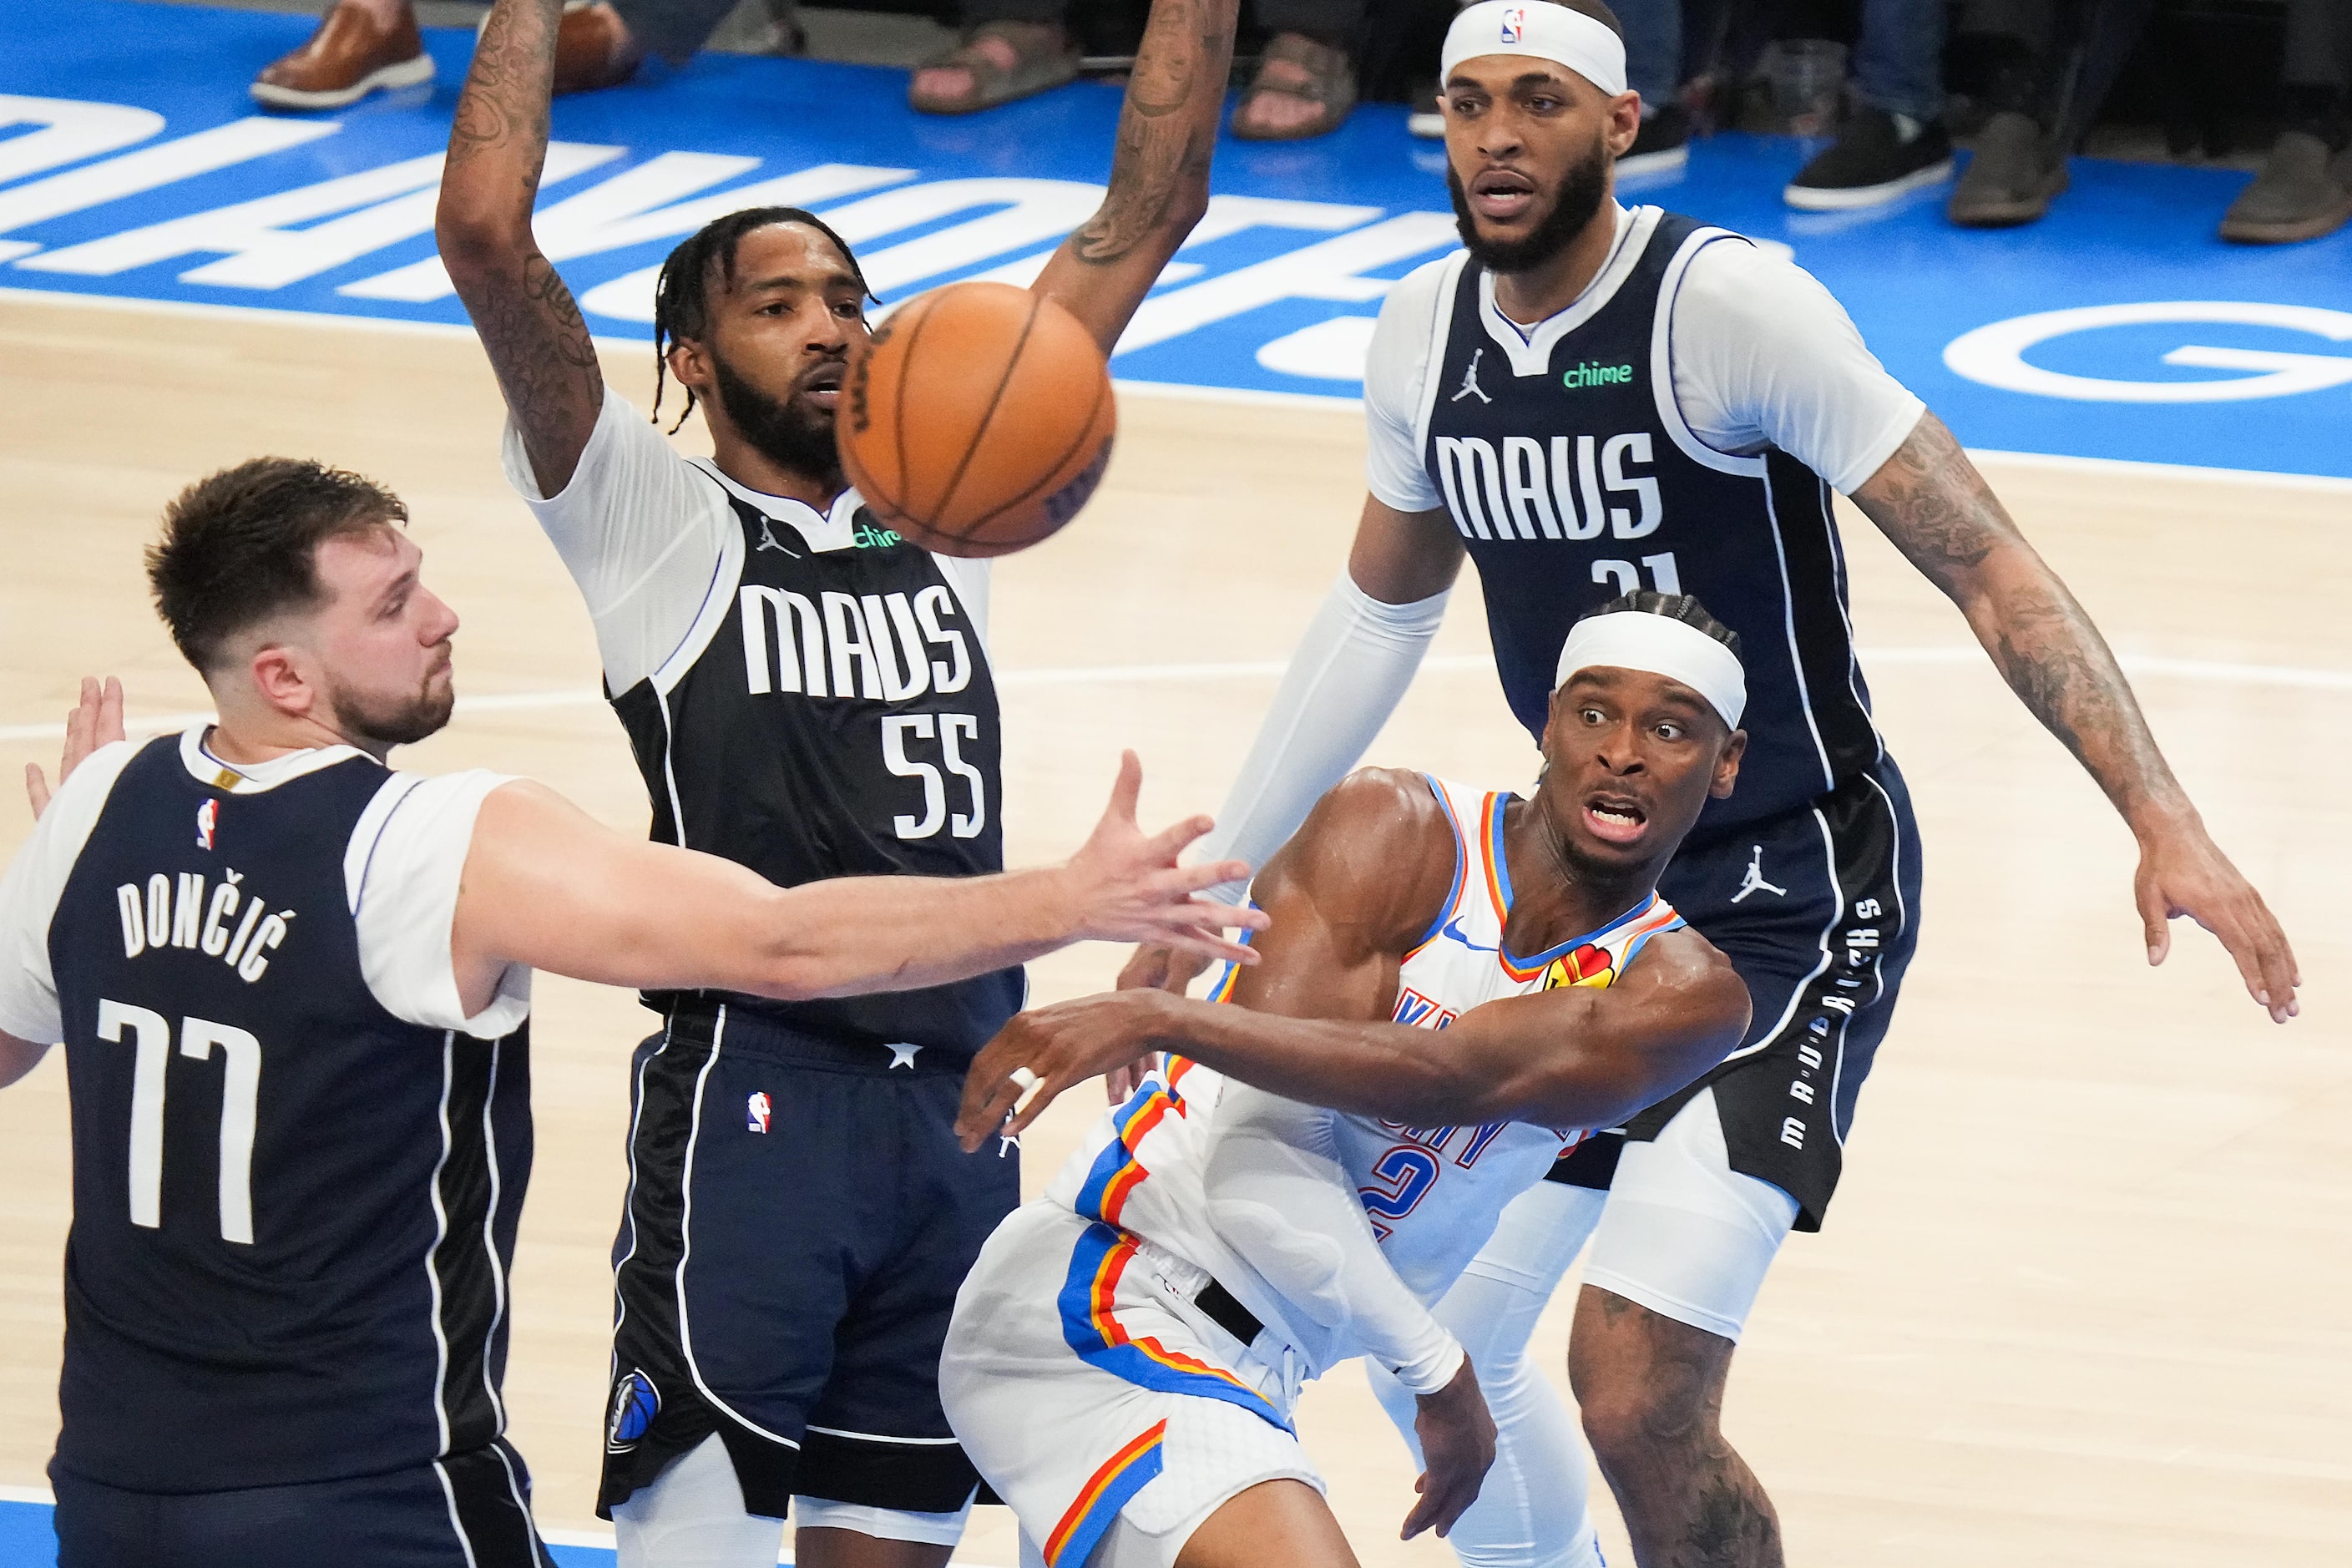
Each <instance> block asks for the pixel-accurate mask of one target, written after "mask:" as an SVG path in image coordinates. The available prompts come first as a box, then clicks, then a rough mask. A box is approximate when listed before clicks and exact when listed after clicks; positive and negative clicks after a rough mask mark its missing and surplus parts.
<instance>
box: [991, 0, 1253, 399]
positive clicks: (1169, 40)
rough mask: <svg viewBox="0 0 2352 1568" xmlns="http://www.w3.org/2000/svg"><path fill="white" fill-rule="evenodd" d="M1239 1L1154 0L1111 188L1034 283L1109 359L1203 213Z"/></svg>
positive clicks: (1124, 112)
mask: <svg viewBox="0 0 2352 1568" xmlns="http://www.w3.org/2000/svg"><path fill="white" fill-rule="evenodd" d="M1240 9H1241V4H1240V0H1153V3H1152V6H1151V16H1150V20H1149V21H1148V22H1146V23H1145V25H1144V29H1143V43H1142V45H1141V47H1139V49H1138V50H1137V51H1136V56H1135V69H1134V70H1133V72H1132V73H1130V74H1129V77H1128V80H1127V101H1126V102H1125V104H1123V105H1122V106H1121V107H1120V109H1119V113H1118V146H1117V148H1116V149H1115V150H1114V151H1113V153H1111V163H1110V189H1109V191H1108V192H1107V193H1106V194H1105V195H1104V196H1103V205H1102V206H1101V207H1100V208H1099V209H1097V212H1096V213H1095V216H1092V217H1090V218H1088V219H1087V221H1086V223H1085V225H1084V226H1082V227H1080V228H1079V230H1078V231H1077V232H1076V234H1074V235H1072V236H1070V237H1069V238H1068V239H1066V240H1065V241H1063V242H1062V248H1061V249H1059V250H1057V251H1055V253H1054V257H1053V259H1052V260H1050V261H1048V262H1046V264H1045V271H1044V272H1042V273H1040V274H1039V275H1038V278H1037V281H1036V283H1035V285H1034V287H1035V288H1036V289H1037V290H1038V292H1040V293H1043V294H1045V295H1048V296H1050V297H1051V298H1053V299H1054V300H1055V301H1057V302H1058V303H1060V304H1061V305H1063V306H1065V307H1066V308H1067V309H1068V310H1069V312H1070V313H1071V314H1072V315H1074V316H1076V317H1077V319H1078V320H1079V321H1083V322H1085V323H1086V325H1087V330H1088V331H1091V332H1093V333H1094V335H1095V341H1096V342H1098V343H1100V344H1101V345H1102V349H1103V353H1109V352H1110V351H1111V348H1112V346H1113V345H1114V344H1116V343H1117V342H1118V335H1119V334H1120V333H1121V332H1123V331H1126V330H1127V323H1128V321H1129V320H1130V319H1131V318H1132V317H1133V316H1134V314H1135V310H1136V307H1137V306H1139V305H1140V304H1142V303H1143V297H1144V296H1145V295H1146V294H1149V293H1150V292H1151V286H1152V284H1154V283H1156V282H1158V281H1159V280H1160V268H1163V267H1165V266H1167V265H1168V258H1170V257H1171V256H1173V255H1175V254H1176V247H1178V246H1180V245H1182V244H1183V243H1184V239H1185V237H1186V236H1187V235H1189V234H1191V233H1192V226H1193V225H1194V224H1197V223H1199V222H1200V221H1201V215H1202V214H1203V213H1205V212H1206V211H1208V208H1209V159H1210V156H1211V154H1212V153H1214V152H1215V151H1216V146H1217V121H1218V119H1219V117H1220V116H1221V115H1222V114H1223V110H1224V105H1225V77H1226V73H1227V72H1228V71H1229V70H1231V69H1232V68H1233V60H1234V17H1235V16H1236V15H1237V14H1238V13H1239V11H1240Z"/></svg>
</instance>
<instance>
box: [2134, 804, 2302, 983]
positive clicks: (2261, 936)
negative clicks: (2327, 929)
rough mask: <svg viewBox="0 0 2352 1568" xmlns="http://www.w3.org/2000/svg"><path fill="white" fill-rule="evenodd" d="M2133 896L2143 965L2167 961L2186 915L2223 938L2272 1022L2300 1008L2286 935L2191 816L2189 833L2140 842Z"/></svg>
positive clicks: (2179, 831)
mask: <svg viewBox="0 0 2352 1568" xmlns="http://www.w3.org/2000/svg"><path fill="white" fill-rule="evenodd" d="M2132 894H2133V897H2134V898H2135V899H2136V900H2137V901H2138V904H2139V915H2140V920H2141V922H2142V923H2143V924H2144V925H2145V926H2146V927H2147V961H2148V963H2163V962H2164V959H2165V954H2167V953H2168V952H2171V951H2172V930H2171V926H2170V924H2169V923H2168V922H2169V921H2172V920H2174V919H2176V918H2178V917H2179V916H2181V915H2187V916H2188V917H2189V919H2190V920H2193V921H2196V922H2197V923H2198V924H2199V925H2200V926H2203V927H2204V928H2205V929H2206V930H2207V931H2211V932H2212V933H2213V934H2214V935H2215V936H2216V937H2219V938H2220V939H2221V945H2222V946H2223V947H2224V948H2226V949H2228V950H2229V953H2230V956H2231V958H2232V959H2234V960H2236V961H2237V964H2238V973H2239V975H2240V976H2241V977H2242V978H2243V979H2244V981H2245V983H2246V992H2247V994H2249V995H2251V996H2252V997H2253V999H2254V1000H2255V1001H2256V1002H2258V1003H2260V1004H2261V1005H2263V1007H2264V1008H2266V1009H2268V1010H2269V1013H2270V1016H2271V1020H2272V1022H2273V1023H2279V1024H2284V1023H2285V1022H2286V1021H2287V1020H2288V1019H2289V1018H2292V1017H2294V1016H2295V1014H2296V1013H2297V1012H2299V1011H2300V1010H2301V1009H2300V1007H2299V1006H2298V1005H2297V1004H2296V1002H2295V995H2294V993H2295V987H2297V986H2299V985H2301V984H2303V974H2302V973H2301V971H2300V970H2298V969H2297V968H2296V966H2295V962H2294V949H2293V948H2292V947H2289V946H2288V945H2287V940H2286V932H2285V931H2282V930H2280V929H2279V923H2278V919H2277V917H2276V916H2274V915H2273V914H2272V913H2271V911H2270V906H2269V905H2267V904H2265V903H2263V896H2262V895H2261V894H2260V893H2258V892H2256V891H2254V888H2253V884H2252V883H2251V882H2249V881H2247V880H2246V879H2245V878H2244V877H2243V876H2242V875H2240V874H2239V871H2238V868H2236V867H2235V866H2233V865H2231V863H2230V858H2229V857H2228V856H2226V855H2224V854H2222V853H2221V847H2220V846H2218V845H2216V844H2215V843H2214V842H2213V840H2212V839H2211V838H2210V837H2209V836H2208V835H2207V834H2206V832H2205V828H2204V826H2203V824H2201V823H2198V822H2195V821H2194V820H2193V819H2192V820H2191V822H2190V824H2189V826H2188V827H2187V828H2186V829H2176V830H2173V831H2170V832H2167V833H2164V834H2162V835H2160V836H2158V837H2153V838H2150V839H2147V841H2145V842H2144V843H2143V845H2142V846H2141V848H2140V857H2139V873H2138V875H2137V876H2136V877H2135V878H2133V879H2132Z"/></svg>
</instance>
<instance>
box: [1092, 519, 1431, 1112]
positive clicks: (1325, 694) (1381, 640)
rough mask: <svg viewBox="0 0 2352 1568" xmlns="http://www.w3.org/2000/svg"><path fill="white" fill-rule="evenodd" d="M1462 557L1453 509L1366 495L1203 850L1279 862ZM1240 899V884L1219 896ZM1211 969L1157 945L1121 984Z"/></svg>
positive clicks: (1334, 778)
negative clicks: (1336, 573) (1352, 535)
mask: <svg viewBox="0 0 2352 1568" xmlns="http://www.w3.org/2000/svg"><path fill="white" fill-rule="evenodd" d="M1462 559H1463V549H1462V539H1461V536H1460V535H1459V534H1457V533H1455V532H1454V525H1453V524H1452V523H1450V522H1448V521H1446V518H1445V514H1444V512H1442V511H1435V512H1410V511H1399V510H1397V509H1396V508H1394V507H1392V506H1389V505H1387V504H1386V503H1384V502H1383V501H1381V500H1380V498H1379V497H1377V496H1370V495H1368V496H1366V497H1365V498H1364V511H1363V517H1362V519H1361V520H1360V521H1359V522H1358V523H1357V525H1356V542H1355V546H1354V548H1353V549H1352V550H1351V551H1350V552H1349V556H1348V570H1347V573H1346V574H1345V575H1344V576H1342V577H1341V578H1340V579H1339V581H1338V582H1337V583H1334V584H1332V585H1331V592H1330V593H1329V594H1328V595H1327V596H1326V597H1325V599H1324V601H1323V607H1322V608H1321V609H1319V610H1318V611H1317V612H1316V615H1315V619H1314V620H1313V622H1311V623H1310V624H1309V625H1308V626H1307V635H1306V636H1305V637H1301V638H1300V639H1299V642H1298V648H1297V652H1295V653H1294V654H1292V655H1291V658H1290V668H1288V669H1286V671H1284V672H1283V677H1282V685H1281V687H1280V688H1279V689H1277V690H1276V692H1275V697H1274V703H1273V706H1271V707H1270V708H1268V709H1267V710H1266V714H1265V721H1263V722H1262V723H1261V724H1260V725H1259V726H1258V731H1257V739H1256V740H1255V741H1254V742H1251V743H1250V749H1249V755H1248V757H1247V758H1245V759H1244V761H1243V763H1242V771H1241V773H1239V774H1238V775H1237V776H1236V777H1235V778H1234V786H1233V789H1232V790H1231V791H1230V792H1229V793H1228V794H1227V795H1226V796H1225V804H1224V806H1223V810H1221V811H1220V812H1219V813H1218V817H1217V831H1216V832H1215V833H1213V835H1211V837H1210V841H1209V843H1208V844H1207V845H1206V846H1204V847H1205V848H1206V850H1207V851H1208V852H1209V853H1210V854H1211V855H1212V856H1213V857H1215V858H1220V859H1223V858H1234V859H1237V860H1248V861H1251V862H1253V863H1257V864H1264V863H1265V862H1267V861H1269V860H1270V859H1271V858H1273V855H1274V852H1275V851H1276V849H1279V848H1280V847H1282V846H1283V844H1284V842H1285V841H1286V840H1287V839H1288V838H1289V837H1290V836H1291V835H1292V834H1294V833H1296V832H1297V831H1298V826H1299V824H1300V823H1302V822H1303V821H1305V820H1306V818H1307V812H1308V811H1309V810H1310V809H1311V808H1312V807H1313V806H1314V805H1315V803H1316V802H1317V801H1318V800H1319V799H1321V798H1322V796H1323V793H1324V792H1325V791H1326V790H1328V789H1329V788H1330V787H1331V786H1332V785H1333V784H1336V783H1338V782H1339V776H1340V775H1341V774H1342V773H1346V772H1347V771H1348V770H1349V768H1351V767H1353V766H1355V765H1356V763H1357V761H1358V759H1360V758H1361V757H1362V756H1363V754H1364V750H1365V748H1366V747H1368V746H1370V744H1371V743H1372V738H1373V737H1374V736H1376V735H1378V734H1379V733H1380V732H1381V726H1382V725H1383V724H1386V723H1387V722H1388V721H1389V715H1390V714H1391V713H1393V712H1395V711H1396V706H1397V704H1398V703H1399V702H1400V701H1402V700H1403V699H1404V694H1405V690H1406V689H1407V688H1408V687H1410V686H1411V685H1412V678H1413V672H1414V671H1415V670H1417V669H1419V668H1421V660H1422V657H1423V655H1424V654H1425V653H1427V652H1428V650H1429V642H1430V639H1431V638H1432V637H1435V636H1436V635H1437V627H1438V624H1439V622H1441V621H1442V620H1443V619H1444V616H1445V602H1446V598H1447V595H1449V594H1450V593H1451V592H1452V590H1453V587H1454V578H1455V577H1456V576H1458V575H1459V574H1461V571H1462ZM1241 894H1242V889H1240V888H1239V887H1238V886H1235V887H1230V888H1223V889H1218V890H1217V891H1216V892H1215V894H1213V896H1214V897H1220V898H1226V899H1231V900H1239V899H1240V898H1241ZM1200 972H1201V965H1200V964H1199V963H1198V962H1197V961H1193V960H1189V959H1186V958H1184V957H1182V956H1181V955H1179V954H1177V953H1174V952H1169V951H1168V950H1166V949H1164V948H1148V947H1147V948H1143V949H1139V951H1138V952H1136V953H1135V955H1134V956H1133V957H1132V958H1130V959H1129V961H1128V963H1127V966H1126V968H1125V969H1123V970H1122V971H1121V972H1120V973H1119V977H1118V983H1119V984H1120V986H1121V987H1127V986H1132V985H1157V986H1160V987H1162V988H1163V989H1166V990H1169V991H1173V992H1176V993H1178V994H1181V993H1182V992H1183V990H1184V987H1185V986H1186V985H1187V984H1191V982H1192V978H1193V976H1195V975H1197V974H1198V973H1200ZM1110 1087H1111V1089H1112V1090H1113V1094H1114V1098H1119V1099H1123V1098H1125V1095H1124V1087H1125V1086H1124V1083H1123V1082H1122V1081H1121V1080H1119V1079H1117V1078H1116V1077H1115V1078H1114V1079H1113V1081H1112V1083H1111V1086H1110Z"/></svg>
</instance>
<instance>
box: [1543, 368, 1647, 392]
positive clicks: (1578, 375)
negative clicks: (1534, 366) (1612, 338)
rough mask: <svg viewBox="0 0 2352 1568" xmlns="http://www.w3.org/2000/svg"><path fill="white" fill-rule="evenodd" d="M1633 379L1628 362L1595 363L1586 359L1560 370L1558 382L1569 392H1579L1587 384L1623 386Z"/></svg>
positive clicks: (1631, 369)
mask: <svg viewBox="0 0 2352 1568" xmlns="http://www.w3.org/2000/svg"><path fill="white" fill-rule="evenodd" d="M1632 380H1633V366H1632V365H1630V364H1595V363H1592V362H1591V360H1587V361H1585V362H1584V363H1582V364H1572V365H1570V366H1569V367H1568V369H1566V370H1564V371H1562V372H1561V373H1560V377H1559V384H1561V385H1562V386H1564V387H1566V388H1568V389H1569V391H1570V392H1581V391H1583V390H1584V389H1585V388H1586V387H1588V386H1623V385H1625V384H1628V383H1630V382H1631V381H1632Z"/></svg>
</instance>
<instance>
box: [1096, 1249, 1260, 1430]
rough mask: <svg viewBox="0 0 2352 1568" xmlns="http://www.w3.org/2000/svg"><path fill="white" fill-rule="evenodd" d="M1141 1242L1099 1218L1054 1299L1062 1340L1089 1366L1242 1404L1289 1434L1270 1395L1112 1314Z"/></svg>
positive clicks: (1146, 1384)
mask: <svg viewBox="0 0 2352 1568" xmlns="http://www.w3.org/2000/svg"><path fill="white" fill-rule="evenodd" d="M1140 1245H1141V1244H1140V1242H1139V1241H1138V1239H1137V1238H1136V1237H1133V1236H1130V1235H1129V1234H1128V1233H1126V1232H1125V1231H1122V1230H1119V1229H1118V1228H1117V1227H1116V1226H1108V1225H1105V1224H1103V1223H1102V1222H1101V1221H1100V1220H1096V1221H1094V1222H1092V1223H1091V1224H1089V1225H1088V1226H1087V1228H1086V1231H1085V1233H1084V1234H1083V1235H1081V1236H1080V1237H1078V1241H1077V1245H1076V1247H1073V1248H1071V1251H1070V1268H1069V1273H1068V1274H1067V1275H1066V1277H1065V1278H1064V1279H1063V1282H1062V1289H1061V1293H1060V1295H1059V1297H1058V1298H1057V1305H1058V1306H1059V1308H1060V1310H1061V1318H1062V1340H1063V1342H1064V1343H1066V1344H1067V1345H1068V1346H1069V1347H1070V1348H1071V1349H1072V1350H1074V1351H1076V1352H1077V1353H1078V1356H1079V1359H1080V1360H1082V1361H1084V1362H1086V1363H1087V1364H1088V1365H1090V1366H1096V1367H1099V1368H1101V1369H1102V1370H1103V1371H1105V1372H1107V1373H1110V1374H1111V1375H1112V1376H1114V1377H1117V1378H1119V1379H1121V1380H1123V1381H1125V1382H1128V1383H1131V1384H1135V1385H1136V1386H1137V1387H1139V1388H1148V1389H1151V1390H1153V1391H1154V1392H1157V1393H1161V1394H1196V1395H1198V1396H1200V1397H1202V1398H1204V1399H1222V1400H1223V1401H1224V1402H1225V1403H1226V1404H1228V1405H1239V1406H1240V1407H1241V1408H1243V1409H1244V1410H1246V1411H1248V1412H1249V1413H1250V1414H1251V1415H1255V1416H1257V1417H1258V1418H1259V1419H1260V1420H1263V1421H1265V1422H1267V1423H1269V1424H1271V1425H1273V1426H1278V1427H1280V1428H1281V1429H1282V1430H1283V1431H1285V1432H1288V1431H1290V1430H1291V1426H1290V1423H1289V1422H1288V1421H1286V1420H1285V1419H1283V1416H1282V1413H1281V1412H1280V1411H1278V1410H1276V1408H1275V1407H1274V1406H1273V1405H1270V1404H1268V1403H1267V1402H1266V1399H1265V1395H1264V1394H1260V1393H1258V1392H1257V1390H1255V1389H1254V1388H1252V1387H1250V1386H1249V1385H1248V1384H1245V1383H1244V1382H1242V1380H1241V1379H1240V1378H1238V1377H1235V1376H1234V1374H1233V1373H1229V1372H1227V1371H1225V1370H1224V1369H1223V1368H1222V1367H1215V1366H1212V1365H1210V1364H1209V1363H1206V1362H1203V1361H1201V1360H1198V1359H1196V1358H1194V1357H1192V1356H1188V1355H1184V1354H1181V1352H1175V1351H1171V1350H1170V1349H1168V1347H1167V1346H1165V1345H1163V1344H1161V1343H1160V1342H1159V1341H1157V1340H1155V1339H1152V1338H1150V1336H1148V1335H1147V1336H1143V1337H1137V1336H1134V1335H1131V1334H1129V1332H1128V1331H1127V1328H1126V1326H1125V1325H1124V1324H1122V1323H1120V1322H1119V1321H1118V1315H1117V1313H1116V1312H1115V1311H1114V1310H1113V1306H1112V1304H1113V1302H1114V1301H1115V1300H1117V1298H1118V1282H1119V1279H1120V1277H1121V1276H1122V1275H1124V1274H1125V1273H1126V1272H1127V1266H1128V1265H1129V1263H1131V1262H1133V1261H1134V1260H1135V1258H1136V1254H1137V1251H1138V1249H1139V1247H1140Z"/></svg>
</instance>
